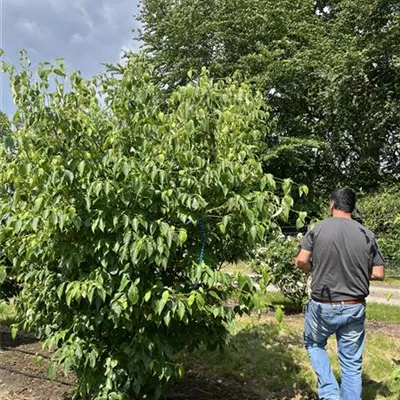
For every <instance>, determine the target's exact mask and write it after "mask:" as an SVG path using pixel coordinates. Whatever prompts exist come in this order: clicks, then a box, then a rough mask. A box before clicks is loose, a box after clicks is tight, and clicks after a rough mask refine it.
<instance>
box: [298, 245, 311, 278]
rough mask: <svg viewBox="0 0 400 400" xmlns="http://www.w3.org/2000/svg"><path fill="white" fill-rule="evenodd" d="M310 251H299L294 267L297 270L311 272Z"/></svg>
mask: <svg viewBox="0 0 400 400" xmlns="http://www.w3.org/2000/svg"><path fill="white" fill-rule="evenodd" d="M311 255H312V253H311V251H308V250H304V249H300V251H299V252H298V254H297V256H296V258H295V265H296V267H297V268H299V269H301V270H303V271H304V272H308V271H310V270H311Z"/></svg>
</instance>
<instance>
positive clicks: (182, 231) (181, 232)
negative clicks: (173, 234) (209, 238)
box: [178, 229, 187, 244]
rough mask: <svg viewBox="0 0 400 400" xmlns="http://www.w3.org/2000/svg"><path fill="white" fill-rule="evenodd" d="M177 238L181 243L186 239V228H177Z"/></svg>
mask: <svg viewBox="0 0 400 400" xmlns="http://www.w3.org/2000/svg"><path fill="white" fill-rule="evenodd" d="M178 238H179V242H180V243H182V244H183V243H185V242H186V241H187V231H186V229H179V235H178Z"/></svg>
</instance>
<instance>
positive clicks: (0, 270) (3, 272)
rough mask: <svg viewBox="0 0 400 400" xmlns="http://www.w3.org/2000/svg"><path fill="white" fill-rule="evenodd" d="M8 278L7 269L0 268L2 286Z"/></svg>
mask: <svg viewBox="0 0 400 400" xmlns="http://www.w3.org/2000/svg"><path fill="white" fill-rule="evenodd" d="M6 277H7V273H6V268H5V267H0V284H2V283H3V282H4V281H5V280H6Z"/></svg>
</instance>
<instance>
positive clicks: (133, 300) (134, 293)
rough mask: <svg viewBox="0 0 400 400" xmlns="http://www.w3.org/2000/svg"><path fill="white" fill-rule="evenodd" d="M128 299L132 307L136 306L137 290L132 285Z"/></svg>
mask: <svg viewBox="0 0 400 400" xmlns="http://www.w3.org/2000/svg"><path fill="white" fill-rule="evenodd" d="M128 298H129V300H130V301H131V303H132V304H133V305H135V304H137V302H138V300H139V290H138V288H137V286H136V285H134V284H132V285H131V286H130V288H129V291H128Z"/></svg>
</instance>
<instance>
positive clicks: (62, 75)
mask: <svg viewBox="0 0 400 400" xmlns="http://www.w3.org/2000/svg"><path fill="white" fill-rule="evenodd" d="M53 72H54V73H55V74H56V75H58V76H61V77H63V78H65V77H66V75H65V72H63V71H62V70H61V69H55V70H53Z"/></svg>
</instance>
